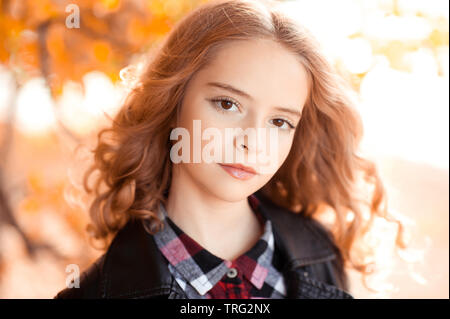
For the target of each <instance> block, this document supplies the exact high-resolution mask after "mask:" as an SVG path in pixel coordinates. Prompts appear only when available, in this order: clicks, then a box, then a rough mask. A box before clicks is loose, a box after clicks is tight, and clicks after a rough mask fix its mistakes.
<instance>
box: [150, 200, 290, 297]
mask: <svg viewBox="0 0 450 319" xmlns="http://www.w3.org/2000/svg"><path fill="white" fill-rule="evenodd" d="M248 201H249V204H250V205H251V207H252V209H253V211H254V212H255V214H256V215H257V217H258V220H259V221H260V222H261V225H264V233H263V235H262V236H261V237H260V239H259V240H258V241H257V242H256V243H255V245H254V246H253V247H252V248H250V249H249V250H248V251H247V252H246V253H245V254H243V255H241V256H239V257H238V258H236V259H235V260H233V261H228V260H223V259H221V258H219V257H217V256H215V255H213V254H212V253H210V252H209V251H207V250H206V249H204V248H203V247H202V246H201V245H200V244H199V243H197V242H196V241H195V240H194V239H192V238H191V237H189V236H188V235H187V234H186V233H184V232H183V231H182V230H181V229H180V228H179V227H178V226H177V225H176V224H175V223H174V222H173V221H172V220H171V219H170V218H169V217H168V215H167V212H166V211H165V208H164V206H163V205H161V206H160V217H161V219H162V220H163V223H164V227H163V229H162V230H161V231H159V232H158V233H156V234H155V235H154V239H155V242H156V244H157V246H158V248H159V250H160V251H161V253H162V254H163V255H164V256H165V258H166V259H167V260H168V262H169V264H168V267H169V270H170V272H171V273H172V275H173V276H174V278H175V280H176V281H177V282H178V284H179V285H180V287H181V288H182V289H183V290H184V291H185V292H186V295H187V296H188V298H189V299H250V298H252V299H255V298H285V296H286V288H285V283H284V278H283V276H282V274H281V273H280V271H279V265H280V264H281V262H282V261H281V259H280V256H279V254H278V253H277V252H276V251H275V250H274V237H273V232H272V223H271V221H270V220H265V218H264V217H263V215H262V214H260V212H259V210H258V206H259V202H258V199H257V198H256V197H255V196H254V195H251V196H249V198H248ZM232 268H234V269H236V270H237V275H236V276H234V277H233V276H232V275H231V276H228V274H229V271H230V269H232Z"/></svg>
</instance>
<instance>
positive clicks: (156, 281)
mask: <svg viewBox="0 0 450 319" xmlns="http://www.w3.org/2000/svg"><path fill="white" fill-rule="evenodd" d="M255 195H256V196H257V198H258V199H259V200H260V203H261V204H260V208H261V212H262V214H264V216H265V217H266V218H269V219H270V220H271V221H272V223H273V231H274V236H275V246H276V248H275V249H280V251H281V252H282V254H283V256H284V260H285V261H286V262H285V265H284V269H283V273H284V275H285V278H286V285H287V294H288V295H287V297H288V298H297V299H312V298H313V299H316V298H333V299H344V298H353V296H352V295H350V294H349V293H348V280H347V276H346V273H345V272H344V271H343V269H342V259H341V255H340V252H339V250H338V249H337V247H336V246H335V245H334V243H333V242H332V240H331V236H330V234H329V232H328V231H327V230H326V229H325V228H324V227H323V226H322V225H321V224H320V223H319V222H317V221H316V220H314V219H311V218H306V217H304V216H303V215H301V214H294V213H292V212H290V211H288V210H286V209H284V208H281V207H279V206H277V205H275V204H273V203H272V202H271V201H270V200H268V199H267V198H265V197H264V196H263V195H262V194H260V193H259V192H257V193H255ZM79 279H80V281H79V282H80V287H79V288H65V289H63V290H61V291H60V292H59V293H58V294H57V295H56V296H55V297H54V298H166V299H167V298H168V299H185V298H186V296H185V294H184V292H183V290H182V289H181V288H180V287H179V286H178V284H177V282H176V281H175V280H174V279H173V277H172V275H171V274H170V272H169V269H168V266H167V261H166V260H165V258H164V256H163V255H162V254H161V253H160V252H159V250H158V247H157V246H156V244H155V242H154V240H153V237H152V235H151V234H149V233H148V232H146V231H145V229H144V227H143V225H142V223H141V221H140V220H137V219H130V221H129V222H128V223H127V224H126V225H125V226H124V227H123V228H122V229H121V230H120V231H119V232H118V233H117V234H116V236H115V237H114V239H113V241H112V242H111V244H110V246H109V248H108V250H107V252H106V253H104V254H103V255H102V256H100V257H99V258H98V259H97V260H96V261H95V262H94V263H93V264H92V265H90V267H89V268H88V269H87V270H85V271H84V272H83V273H82V274H81V276H80V278H79Z"/></svg>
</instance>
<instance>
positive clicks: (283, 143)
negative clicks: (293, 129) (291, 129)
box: [278, 134, 294, 168]
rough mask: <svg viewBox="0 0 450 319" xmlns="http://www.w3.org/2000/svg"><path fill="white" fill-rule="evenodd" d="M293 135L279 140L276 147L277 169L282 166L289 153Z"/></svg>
mask: <svg viewBox="0 0 450 319" xmlns="http://www.w3.org/2000/svg"><path fill="white" fill-rule="evenodd" d="M293 141H294V140H293V134H292V136H289V137H283V138H281V139H280V142H279V147H278V168H280V167H281V165H283V163H284V161H285V160H286V158H287V156H288V155H289V152H290V151H291V147H292V143H293Z"/></svg>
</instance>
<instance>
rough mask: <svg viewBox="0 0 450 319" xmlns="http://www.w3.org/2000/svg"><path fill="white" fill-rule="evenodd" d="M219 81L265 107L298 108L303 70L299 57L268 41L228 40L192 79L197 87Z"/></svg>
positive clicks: (304, 77)
mask: <svg viewBox="0 0 450 319" xmlns="http://www.w3.org/2000/svg"><path fill="white" fill-rule="evenodd" d="M211 81H217V82H223V83H226V84H229V85H232V86H234V87H236V88H238V89H240V90H242V91H244V92H247V93H249V94H250V95H251V96H252V97H253V98H254V99H255V100H256V101H258V102H261V103H262V104H265V105H266V104H267V105H276V106H291V107H293V106H298V107H302V106H303V104H304V102H305V100H306V97H307V95H308V76H307V71H306V69H305V68H304V67H303V65H302V64H301V62H300V60H299V57H298V56H296V55H295V54H294V53H292V52H290V51H288V50H287V49H285V48H284V47H282V46H281V45H280V44H278V43H276V42H274V41H272V40H261V39H258V40H246V41H232V42H229V43H227V44H226V45H224V46H223V47H221V48H220V49H219V50H218V51H217V52H216V55H215V56H214V58H213V59H212V61H211V62H210V63H209V64H208V66H207V67H205V68H204V69H202V70H201V71H200V72H199V73H198V74H197V76H196V77H195V82H196V84H197V85H198V86H204V85H205V86H206V83H208V82H211Z"/></svg>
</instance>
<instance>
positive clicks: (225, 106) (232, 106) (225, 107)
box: [210, 97, 239, 113]
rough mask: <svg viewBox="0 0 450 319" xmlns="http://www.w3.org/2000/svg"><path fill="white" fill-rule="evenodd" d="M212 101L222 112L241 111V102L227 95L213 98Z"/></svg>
mask: <svg viewBox="0 0 450 319" xmlns="http://www.w3.org/2000/svg"><path fill="white" fill-rule="evenodd" d="M210 101H211V102H213V104H214V106H215V107H216V108H217V109H218V110H219V111H221V112H223V113H225V112H233V111H239V107H238V105H239V103H238V102H236V101H234V100H232V99H230V98H227V97H221V98H216V99H211V100H210Z"/></svg>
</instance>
